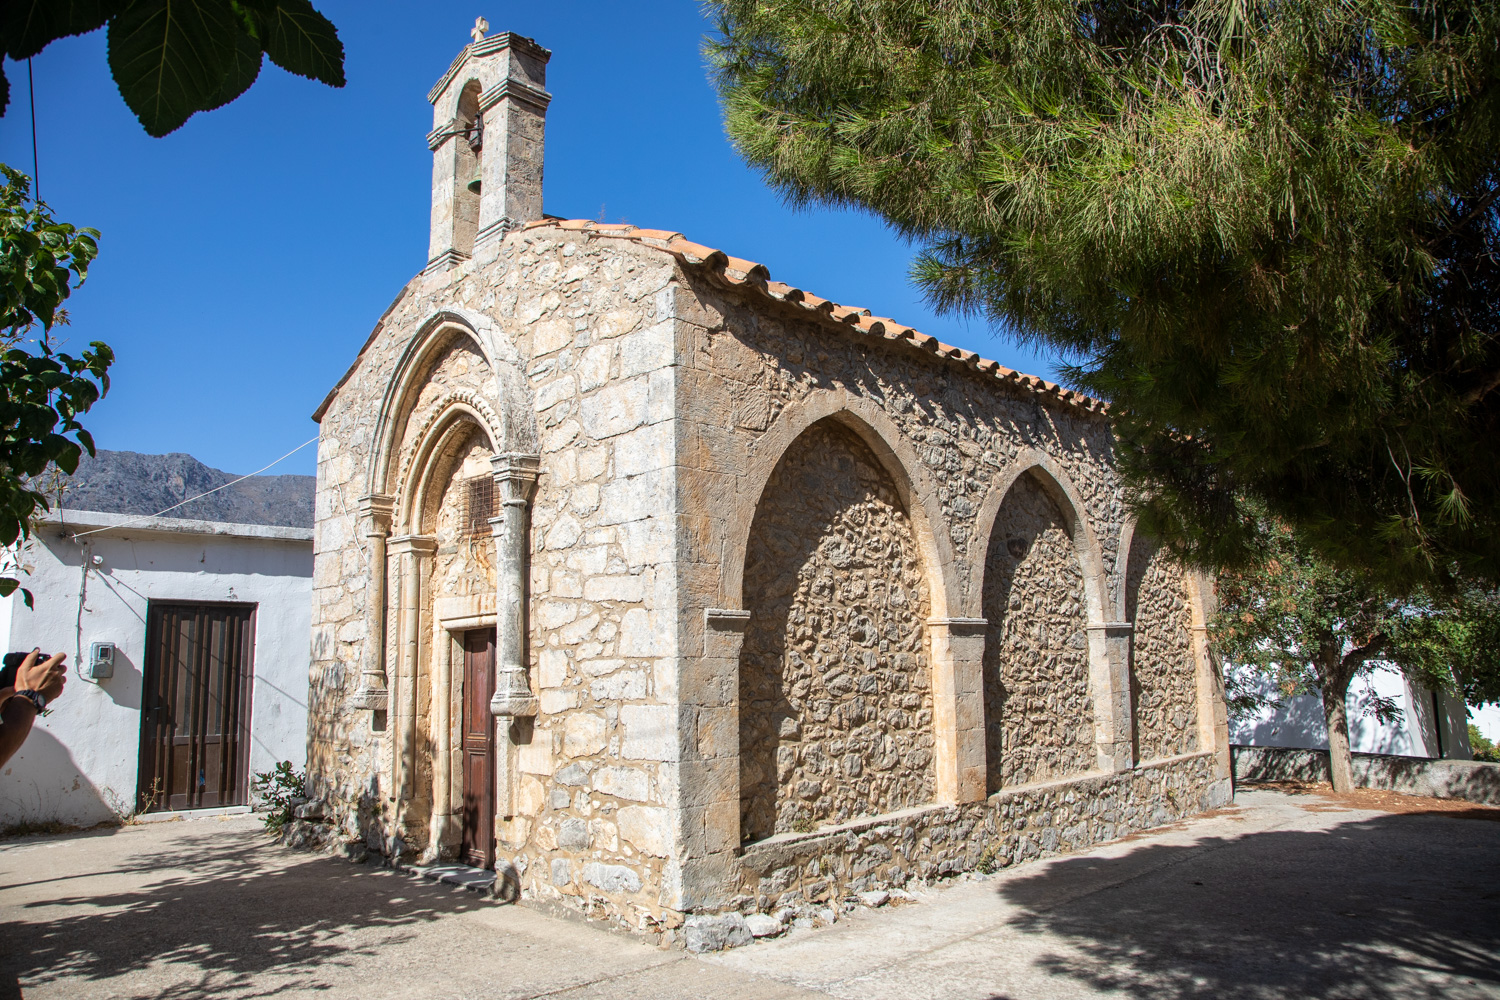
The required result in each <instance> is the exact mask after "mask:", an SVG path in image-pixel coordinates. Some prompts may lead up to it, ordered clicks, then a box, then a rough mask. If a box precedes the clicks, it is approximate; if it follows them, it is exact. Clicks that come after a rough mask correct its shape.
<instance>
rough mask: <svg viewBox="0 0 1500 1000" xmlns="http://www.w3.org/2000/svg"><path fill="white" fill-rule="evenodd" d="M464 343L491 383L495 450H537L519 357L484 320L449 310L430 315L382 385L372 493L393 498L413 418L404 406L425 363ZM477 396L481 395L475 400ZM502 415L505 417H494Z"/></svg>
mask: <svg viewBox="0 0 1500 1000" xmlns="http://www.w3.org/2000/svg"><path fill="white" fill-rule="evenodd" d="M459 338H464V339H467V340H468V341H469V342H470V343H471V344H472V345H473V346H474V349H475V350H476V351H478V352H479V354H480V356H481V357H483V358H484V361H485V364H486V365H487V366H488V367H489V370H490V375H491V377H492V378H493V379H494V383H495V385H494V389H495V402H496V403H498V404H499V405H500V410H499V411H497V410H496V409H495V407H494V406H493V405H491V404H490V403H489V402H488V401H485V406H486V409H487V410H488V413H489V414H490V422H489V426H488V428H487V429H488V430H489V431H490V433H491V434H492V435H493V437H492V442H493V444H494V446H495V448H496V450H497V451H500V450H511V451H526V452H531V451H535V450H536V441H537V440H538V438H539V434H538V432H537V429H536V418H535V415H534V410H533V408H532V406H531V405H530V396H529V393H528V392H527V390H526V388H525V380H524V379H523V378H522V377H521V375H520V372H519V370H518V369H517V365H518V364H519V362H520V355H519V353H518V352H517V351H516V349H515V346H514V345H513V344H511V343H510V341H509V340H508V339H507V338H506V337H505V336H504V334H503V333H502V332H501V331H500V329H499V328H498V327H496V325H495V324H494V322H493V321H492V320H490V319H489V317H487V316H484V315H482V314H478V313H472V312H470V311H469V310H466V309H460V308H456V307H449V308H445V309H441V310H438V311H437V312H435V313H433V314H432V316H430V317H429V318H428V319H427V320H426V321H425V322H423V323H422V325H421V326H420V327H419V328H418V330H417V332H416V334H415V335H414V336H412V338H411V339H410V340H409V341H408V342H407V344H406V346H405V347H404V348H403V349H402V351H401V355H400V357H399V358H397V360H396V364H395V366H394V367H393V368H392V370H391V373H390V375H389V377H388V379H387V382H386V389H385V393H384V395H383V397H382V398H381V401H380V409H379V411H378V412H377V414H376V419H375V429H374V433H373V434H372V436H371V439H372V441H373V442H374V447H373V448H372V449H371V451H370V458H369V469H368V473H367V481H368V482H369V483H370V486H371V489H372V490H374V491H376V492H385V493H388V494H392V495H394V491H395V489H396V486H397V482H398V481H399V482H404V481H405V478H404V477H400V478H399V479H398V476H397V471H398V470H397V469H396V468H395V466H396V464H397V462H398V457H399V455H400V450H401V445H402V443H403V442H404V441H409V440H412V435H411V434H410V433H408V432H407V429H408V427H409V425H410V422H411V419H412V416H413V415H412V414H409V413H408V408H409V407H410V406H411V405H412V403H413V401H414V400H415V399H416V398H417V396H418V395H419V394H420V393H421V391H422V386H423V382H422V381H421V379H420V378H419V376H420V374H421V373H422V372H424V371H425V369H426V367H427V363H428V361H429V360H431V358H432V357H433V356H434V355H435V354H436V353H437V352H438V351H441V350H443V349H444V348H446V347H447V346H448V345H450V344H451V343H453V341H454V340H456V339H459ZM475 398H480V397H477V396H476V397H475ZM501 412H503V414H504V417H501V416H500V415H499V414H500V413H501Z"/></svg>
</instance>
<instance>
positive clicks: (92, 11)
mask: <svg viewBox="0 0 1500 1000" xmlns="http://www.w3.org/2000/svg"><path fill="white" fill-rule="evenodd" d="M125 6H126V4H125V0H9V2H7V3H6V4H5V10H4V13H3V14H0V36H3V37H4V39H5V54H6V55H8V56H10V57H11V58H12V59H16V60H20V59H25V58H27V57H29V56H34V55H36V54H37V53H38V52H40V51H42V49H45V48H46V47H47V46H48V45H50V44H51V43H52V42H54V41H56V40H57V39H59V38H66V37H67V36H69V35H81V34H84V33H86V32H89V31H93V30H94V29H95V28H99V27H103V25H104V22H105V21H107V20H109V19H110V18H111V17H113V16H115V15H116V14H118V13H119V12H120V11H121V10H123V9H124V8H125Z"/></svg>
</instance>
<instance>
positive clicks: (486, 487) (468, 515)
mask: <svg viewBox="0 0 1500 1000" xmlns="http://www.w3.org/2000/svg"><path fill="white" fill-rule="evenodd" d="M497 516H499V515H498V514H497V513H496V512H495V480H494V479H493V478H491V477H490V476H476V477H474V478H473V479H470V480H469V481H468V482H466V483H464V517H463V530H464V534H466V535H488V534H489V533H490V518H492V517H497Z"/></svg>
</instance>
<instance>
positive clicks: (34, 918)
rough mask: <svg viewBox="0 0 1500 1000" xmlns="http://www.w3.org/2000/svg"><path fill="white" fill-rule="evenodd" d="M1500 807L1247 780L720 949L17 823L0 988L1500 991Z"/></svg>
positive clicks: (226, 835)
mask: <svg viewBox="0 0 1500 1000" xmlns="http://www.w3.org/2000/svg"><path fill="white" fill-rule="evenodd" d="M1409 807H1410V806H1409V804H1408V808H1409ZM1496 816H1500V811H1495V810H1478V809H1475V810H1471V811H1469V812H1467V813H1466V812H1462V811H1460V812H1454V811H1444V812H1432V813H1423V812H1415V813H1411V812H1408V813H1403V814H1392V813H1386V812H1382V811H1377V810H1373V809H1358V808H1351V807H1349V806H1348V805H1347V804H1345V803H1339V802H1334V801H1332V800H1328V799H1324V798H1320V797H1317V796H1313V795H1286V794H1282V793H1280V792H1272V791H1255V792H1248V793H1246V792H1242V793H1241V795H1240V796H1239V798H1238V799H1237V801H1236V804H1235V806H1234V807H1232V808H1230V809H1226V810H1222V811H1220V812H1219V813H1218V814H1216V815H1213V816H1209V817H1204V818H1201V819H1198V820H1195V821H1193V822H1191V823H1187V824H1183V825H1181V826H1180V827H1178V828H1174V829H1170V830H1167V831H1164V832H1162V833H1159V834H1156V835H1153V836H1149V837H1138V838H1135V839H1132V840H1128V841H1124V842H1119V843H1115V844H1112V845H1109V846H1107V847H1104V848H1101V849H1099V850H1095V851H1091V852H1089V853H1088V854H1083V855H1074V856H1071V857H1066V858H1058V859H1054V860H1051V861H1046V862H1040V863H1036V864H1031V865H1026V866H1022V867H1019V868H1016V869H1014V870H1011V871H1008V872H1005V873H1003V874H1000V875H996V876H992V877H978V878H973V879H967V880H962V881H958V882H955V883H951V884H948V885H945V886H942V887H938V888H934V889H932V890H929V891H927V892H924V893H920V894H918V896H917V901H916V902H913V903H902V904H900V905H892V906H886V907H883V908H881V909H878V910H861V911H859V912H857V913H855V914H854V915H852V916H851V917H849V918H847V919H845V920H841V921H840V922H839V923H838V924H836V925H834V926H832V927H827V928H816V929H799V930H796V931H793V932H792V933H791V934H789V935H788V936H786V937H784V938H781V939H778V940H775V941H762V942H759V943H757V944H755V945H753V946H751V947H747V948H742V949H739V950H736V951H732V952H726V953H723V954H720V955H715V956H709V957H705V958H697V957H693V956H690V955H686V954H684V953H682V952H678V951H665V950H660V949H657V948H653V947H650V946H647V945H645V944H642V943H641V942H639V941H637V940H634V939H632V938H630V937H628V936H625V935H621V934H616V933H611V932H607V931H604V930H600V929H597V928H594V927H590V926H587V925H584V924H582V923H577V922H573V921H567V920H559V919H554V918H551V917H548V916H544V915H542V914H540V913H537V912H535V911H532V910H528V909H526V908H524V907H516V906H501V905H496V904H492V903H490V902H488V901H486V900H484V899H481V898H480V897H478V896H476V895H473V894H470V893H465V892H464V891H462V890H459V889H453V888H450V887H447V886H442V885H436V884H432V883H427V882H424V881H421V880H419V879H416V878H413V877H411V876H408V875H404V874H400V873H396V872H391V871H385V870H380V869H376V868H372V867H368V866H355V865H351V864H349V863H348V862H345V861H342V860H337V859H332V858H326V857H321V856H315V855H310V854H306V853H299V852H295V851H288V850H285V849H282V848H280V847H277V846H275V845H273V844H271V843H270V842H268V841H267V840H266V839H265V837H264V836H263V835H262V834H261V833H260V832H259V825H258V823H256V822H255V821H254V820H251V819H246V818H236V819H229V820H200V821H197V822H191V823H164V824H151V825H142V826H131V827H125V828H123V829H119V830H113V831H102V832H95V833H89V834H80V835H74V836H68V837H55V838H34V839H22V840H12V841H6V842H0V922H3V924H0V934H3V940H4V944H3V946H0V1000H5V998H9V997H18V996H25V997H26V998H28V1000H45V998H54V997H56V998H62V997H66V998H69V1000H87V998H93V997H167V998H177V997H184V998H186V997H202V996H215V997H235V998H238V997H262V996H273V995H274V996H282V997H312V996H317V997H326V998H341V997H351V998H352V997H358V998H362V1000H363V998H371V1000H373V998H383V997H420V998H423V1000H427V998H447V997H454V998H458V997H464V998H468V997H473V998H479V997H484V998H531V997H548V998H554V997H555V998H562V1000H583V998H605V997H609V998H619V1000H635V998H640V1000H646V998H653V1000H679V998H680V1000H690V998H691V1000H699V998H711V1000H781V998H796V997H800V998H818V997H843V998H861V1000H881V998H890V1000H897V998H899V1000H919V998H934V1000H937V998H943V1000H948V998H953V1000H1000V998H1005V1000H1023V998H1027V1000H1029V998H1049V997H1059V998H1061V997H1069V998H1071V997H1106V996H1107V997H1114V998H1137V997H1138V998H1143V1000H1144V998H1152V1000H1158V998H1160V1000H1172V998H1205V1000H1207V998H1210V997H1212V998H1245V1000H1252V998H1253V1000H1260V998H1271V997H1278V998H1279V997H1309V998H1311V997H1317V998H1346V997H1347V998H1355V997H1359V998H1377V1000H1380V998H1393V1000H1394V998H1397V997H1399V998H1403V1000H1410V998H1427V997H1432V998H1436V997H1444V998H1453V1000H1464V998H1468V997H1495V998H1500V822H1493V819H1494V818H1495V817H1496ZM1487 820H1489V821H1487Z"/></svg>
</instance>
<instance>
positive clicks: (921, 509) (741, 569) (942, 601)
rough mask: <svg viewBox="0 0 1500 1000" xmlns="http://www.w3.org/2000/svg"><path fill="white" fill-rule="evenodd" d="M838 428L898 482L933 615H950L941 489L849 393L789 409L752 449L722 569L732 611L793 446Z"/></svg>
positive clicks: (880, 414)
mask: <svg viewBox="0 0 1500 1000" xmlns="http://www.w3.org/2000/svg"><path fill="white" fill-rule="evenodd" d="M830 419H831V420H834V421H837V422H838V423H839V424H840V425H841V426H843V427H844V428H846V429H848V430H849V431H851V432H853V433H854V435H855V436H856V437H858V438H859V439H860V440H861V441H863V442H864V443H865V445H866V446H867V447H868V448H869V449H870V450H871V451H872V452H874V453H875V457H876V458H877V459H879V461H880V464H881V466H882V467H883V468H884V469H885V471H886V472H887V473H889V475H890V477H891V479H892V480H893V481H894V483H895V486H896V491H897V493H898V494H899V495H900V497H901V502H902V504H903V505H905V507H906V515H907V517H909V518H911V524H912V533H913V535H914V536H915V538H916V543H917V548H918V551H919V552H920V553H921V557H922V567H923V576H924V577H925V578H926V579H927V584H928V588H929V594H930V600H931V604H932V614H933V615H934V616H935V617H939V618H942V617H946V616H947V615H948V614H949V610H948V606H949V605H948V602H949V599H950V596H949V595H950V594H951V593H955V592H956V587H955V584H956V582H957V578H956V575H955V569H956V565H955V559H954V555H953V542H952V539H951V537H950V536H949V534H948V530H947V529H948V524H947V519H946V518H945V517H944V516H943V507H942V501H941V499H940V498H939V496H938V491H937V486H936V484H935V483H934V482H933V481H932V479H931V478H930V477H929V476H928V475H927V473H926V469H925V467H924V466H923V465H922V462H921V459H920V457H919V456H918V455H917V453H916V450H915V449H914V448H912V446H911V444H910V442H908V441H907V440H906V438H905V437H904V436H903V435H902V433H901V430H900V428H899V427H897V426H896V423H895V421H893V420H891V418H890V417H889V416H888V415H887V414H886V412H885V411H884V410H883V409H881V408H880V407H879V406H878V405H876V404H875V403H872V402H870V401H869V400H866V399H863V398H861V397H858V396H853V395H851V394H849V393H847V392H844V391H842V390H840V391H837V392H826V393H820V394H818V395H815V396H812V397H810V398H808V399H806V400H803V401H801V402H798V403H792V404H790V405H788V406H787V407H786V408H785V409H783V410H782V411H781V413H780V414H779V415H778V416H777V417H776V420H775V422H774V423H772V425H771V427H770V428H769V429H768V430H767V431H766V433H765V434H764V435H763V436H761V437H760V438H759V439H758V440H757V441H756V442H755V443H754V445H753V446H752V448H751V452H750V461H749V467H748V469H747V470H746V475H745V476H744V478H743V479H742V480H741V483H742V486H741V490H740V492H739V493H738V494H737V495H735V496H733V497H731V498H730V499H729V501H728V506H729V510H728V512H727V518H726V523H727V528H726V531H727V534H728V538H727V541H728V543H729V544H728V545H727V546H726V548H725V553H724V559H723V562H722V564H721V566H720V583H719V586H720V592H721V594H722V595H723V600H724V602H725V607H729V608H738V607H742V606H743V601H744V576H745V547H746V545H747V544H748V543H749V539H750V529H751V525H752V524H753V522H754V520H755V511H756V508H757V507H758V506H759V504H760V501H761V497H762V496H763V495H764V493H765V490H766V485H767V483H768V482H769V481H770V479H771V474H772V473H773V472H774V471H775V470H776V466H777V464H778V463H780V461H781V459H782V457H783V456H784V455H785V454H786V453H787V450H788V449H789V448H790V447H791V446H792V444H793V443H794V442H795V441H796V440H797V439H798V438H799V437H801V436H802V434H803V432H805V431H806V430H807V429H808V428H810V427H812V426H813V425H814V424H816V423H818V422H819V421H822V420H830Z"/></svg>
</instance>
